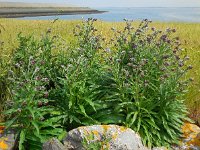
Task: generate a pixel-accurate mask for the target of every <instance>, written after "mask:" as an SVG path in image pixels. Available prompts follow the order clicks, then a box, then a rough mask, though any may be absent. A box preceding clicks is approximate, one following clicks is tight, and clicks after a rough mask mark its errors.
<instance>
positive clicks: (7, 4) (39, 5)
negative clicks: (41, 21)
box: [0, 2, 78, 8]
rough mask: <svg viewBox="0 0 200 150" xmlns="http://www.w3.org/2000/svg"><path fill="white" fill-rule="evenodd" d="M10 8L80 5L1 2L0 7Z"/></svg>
mask: <svg viewBox="0 0 200 150" xmlns="http://www.w3.org/2000/svg"><path fill="white" fill-rule="evenodd" d="M2 7H3V8H8V7H15V8H16V7H20V8H21V7H78V6H74V5H68V4H63V5H61V4H53V3H50V4H47V3H22V2H0V8H2Z"/></svg>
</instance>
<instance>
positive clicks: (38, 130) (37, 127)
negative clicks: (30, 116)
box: [31, 121, 40, 134]
mask: <svg viewBox="0 0 200 150" xmlns="http://www.w3.org/2000/svg"><path fill="white" fill-rule="evenodd" d="M31 124H32V125H33V126H34V127H35V129H36V131H37V134H40V129H39V126H38V124H37V123H36V122H34V121H31Z"/></svg>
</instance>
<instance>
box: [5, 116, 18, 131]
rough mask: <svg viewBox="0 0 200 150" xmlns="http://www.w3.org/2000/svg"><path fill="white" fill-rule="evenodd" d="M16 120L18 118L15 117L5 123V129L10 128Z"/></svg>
mask: <svg viewBox="0 0 200 150" xmlns="http://www.w3.org/2000/svg"><path fill="white" fill-rule="evenodd" d="M17 119H18V116H15V117H14V118H13V119H11V120H10V121H7V122H6V124H5V125H6V129H8V128H10V127H11V126H12V124H13V123H14V122H15V121H16V120H17Z"/></svg>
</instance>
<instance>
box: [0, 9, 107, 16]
mask: <svg viewBox="0 0 200 150" xmlns="http://www.w3.org/2000/svg"><path fill="white" fill-rule="evenodd" d="M104 12H106V11H99V10H70V11H65V10H63V11H53V10H52V11H34V12H33V11H31V10H30V11H26V12H0V18H21V17H37V16H55V15H78V14H99V13H104Z"/></svg>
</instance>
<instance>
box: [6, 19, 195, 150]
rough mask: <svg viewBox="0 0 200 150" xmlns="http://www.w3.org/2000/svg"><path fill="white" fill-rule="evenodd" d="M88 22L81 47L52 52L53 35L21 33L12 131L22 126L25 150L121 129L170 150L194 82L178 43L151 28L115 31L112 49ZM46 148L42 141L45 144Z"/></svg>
mask: <svg viewBox="0 0 200 150" xmlns="http://www.w3.org/2000/svg"><path fill="white" fill-rule="evenodd" d="M95 21H96V20H95V19H91V18H89V19H88V20H87V21H86V22H84V23H83V25H77V27H76V29H75V30H74V32H75V36H77V45H76V46H75V47H74V46H72V45H71V46H69V47H68V48H67V49H61V50H59V51H58V52H57V53H54V54H53V49H54V41H53V39H52V38H50V36H49V33H47V35H46V36H44V37H43V38H42V39H41V41H37V40H35V39H34V38H33V37H32V36H30V37H23V36H21V35H19V42H20V44H19V47H18V49H17V50H16V51H15V53H14V55H13V58H12V59H11V61H12V63H11V68H10V73H9V80H10V91H12V93H11V95H12V98H11V99H12V100H11V103H10V104H9V105H7V111H6V112H5V114H6V117H7V118H6V119H7V120H8V121H7V127H8V128H9V127H10V126H12V127H14V128H17V129H19V130H18V131H19V139H20V141H19V148H20V149H41V144H42V142H44V141H46V140H47V139H49V138H50V137H52V136H59V137H60V138H61V136H62V135H63V134H64V133H63V129H64V130H67V131H68V130H70V129H73V128H76V127H78V126H81V125H92V124H118V125H125V126H127V127H130V128H132V129H133V130H135V131H137V132H138V133H139V134H140V135H141V137H142V139H143V142H144V144H146V145H147V146H149V147H152V146H161V145H162V146H170V144H172V143H176V142H177V140H178V138H179V137H180V135H181V126H182V124H183V121H184V120H185V119H187V118H186V114H187V111H186V106H185V105H184V103H183V102H184V100H183V99H182V96H183V95H184V93H185V89H186V86H187V83H188V82H189V81H188V80H185V81H183V75H184V74H185V73H186V72H187V71H188V70H189V69H191V68H192V67H191V66H188V67H186V66H184V64H185V61H187V59H188V58H187V56H183V55H182V50H181V49H180V47H179V46H180V44H179V41H178V39H177V38H173V37H172V36H171V34H172V33H173V32H175V29H167V30H166V31H165V32H162V31H158V30H156V29H154V28H152V29H149V27H148V24H149V21H148V20H143V21H142V22H141V24H140V25H139V27H138V28H136V29H134V28H133V27H132V24H131V22H129V21H126V27H125V28H124V30H123V31H116V30H115V29H112V30H113V32H114V35H115V37H114V38H113V39H114V40H112V42H113V43H112V46H111V48H110V49H111V50H110V49H109V48H106V49H105V48H103V47H104V46H106V43H105V42H104V39H103V38H102V37H101V35H100V34H98V32H97V29H95V28H94V22H95ZM38 143H39V144H38Z"/></svg>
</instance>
